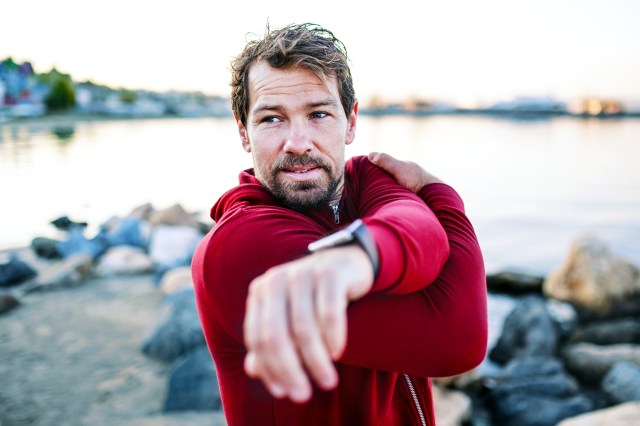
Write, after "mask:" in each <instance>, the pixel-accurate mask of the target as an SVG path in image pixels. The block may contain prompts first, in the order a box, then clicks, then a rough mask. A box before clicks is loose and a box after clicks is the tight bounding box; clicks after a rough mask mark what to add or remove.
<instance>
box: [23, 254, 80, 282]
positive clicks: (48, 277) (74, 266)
mask: <svg viewBox="0 0 640 426" xmlns="http://www.w3.org/2000/svg"><path fill="white" fill-rule="evenodd" d="M92 269H93V257H92V256H91V255H90V254H88V253H77V254H74V255H71V256H70V257H68V258H66V259H64V260H61V261H59V262H56V263H55V264H52V265H51V266H49V267H47V268H45V269H44V270H42V271H41V273H40V275H38V277H37V278H36V279H35V280H34V281H32V282H30V283H29V286H30V287H29V288H28V289H26V290H25V291H34V290H56V289H59V288H65V287H73V286H77V285H80V284H82V283H83V282H84V281H85V280H86V279H87V278H88V276H89V275H90V273H91V270H92Z"/></svg>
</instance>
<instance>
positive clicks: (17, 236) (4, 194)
mask: <svg viewBox="0 0 640 426" xmlns="http://www.w3.org/2000/svg"><path fill="white" fill-rule="evenodd" d="M373 150H375V151H386V152H389V153H391V154H393V155H396V156H397V157H400V158H403V159H412V160H414V161H416V162H418V163H420V164H422V165H423V166H425V167H426V168H427V169H429V170H430V171H432V172H433V173H434V174H436V175H438V176H439V177H441V178H442V179H444V180H445V181H447V182H448V183H450V184H451V185H452V186H454V187H455V188H456V189H457V190H458V192H459V193H460V194H461V195H462V197H463V199H464V200H465V202H466V207H467V213H468V215H469V216H470V218H471V219H472V221H473V223H474V225H475V227H476V231H477V233H478V237H479V239H480V243H481V245H482V247H483V251H484V254H485V260H486V264H487V269H488V271H497V270H501V269H505V268H518V269H522V270H525V271H529V272H534V273H546V272H548V271H550V270H551V269H553V268H555V267H556V266H557V265H558V264H559V263H560V262H562V260H563V259H564V256H565V255H566V253H567V250H568V248H569V244H570V243H571V241H572V240H573V239H574V238H576V237H579V236H581V235H584V234H587V233H591V234H594V235H596V236H598V237H600V238H602V239H603V240H605V241H606V242H607V243H609V245H610V247H611V249H612V250H613V251H614V252H616V253H618V254H619V255H622V256H624V257H626V258H627V259H629V260H631V261H633V262H635V263H636V264H640V120H637V119H635V120H634V119H621V120H582V119H573V118H555V119H552V120H540V121H513V120H504V119H498V118H487V117H474V116H434V117H425V118H412V117H401V116H393V117H382V118H374V117H367V116H363V117H361V118H360V121H359V123H358V132H357V137H356V141H355V143H354V144H353V145H351V146H349V147H348V148H347V155H349V156H350V155H359V154H366V153H368V152H369V151H373ZM250 165H251V158H250V156H249V154H246V153H245V152H244V151H243V150H242V148H241V146H240V142H239V140H238V137H237V132H236V129H235V125H234V123H233V120H232V119H228V118H222V119H212V118H206V119H161V120H123V121H104V122H91V123H90V122H78V123H76V124H75V125H74V126H73V127H72V128H70V129H69V128H64V129H60V128H58V129H55V128H54V127H53V126H52V125H51V124H35V123H32V124H11V125H10V124H4V125H0V183H1V187H2V191H1V198H0V199H1V200H2V201H1V203H2V210H1V211H0V219H1V220H0V247H11V246H15V245H25V244H28V243H29V242H30V241H31V239H32V238H33V237H36V236H54V237H55V236H56V235H55V230H54V229H52V227H51V226H50V225H49V224H48V222H49V221H50V220H52V219H54V218H56V217H58V216H60V215H68V216H70V217H71V218H72V219H75V220H84V221H88V222H89V223H90V225H92V226H94V227H95V226H98V225H99V224H101V223H103V222H104V221H106V220H107V219H108V218H109V217H111V216H113V215H118V216H121V215H125V214H127V213H128V212H129V211H130V210H131V209H132V208H134V207H136V206H138V205H140V204H143V203H146V202H151V203H152V204H153V205H154V206H155V207H156V208H164V207H169V206H171V205H173V204H175V203H180V204H182V205H183V206H184V207H185V208H187V209H188V210H190V211H198V212H202V213H203V215H206V213H207V211H208V209H209V208H210V206H211V205H212V204H213V202H214V201H215V200H216V199H217V198H218V197H219V196H220V195H221V194H222V193H223V192H224V191H225V190H226V189H228V188H229V187H231V186H232V185H234V184H235V183H236V176H237V174H238V172H239V171H240V170H241V169H243V168H247V167H250Z"/></svg>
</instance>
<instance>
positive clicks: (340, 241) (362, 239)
mask: <svg viewBox="0 0 640 426" xmlns="http://www.w3.org/2000/svg"><path fill="white" fill-rule="evenodd" d="M350 244H356V245H358V246H360V248H361V249H362V250H363V252H364V253H365V254H366V255H367V257H368V258H369V261H370V263H371V266H372V268H373V279H374V280H375V278H376V277H377V276H378V271H379V269H380V260H379V256H378V247H377V245H376V242H375V240H374V239H373V235H371V233H370V232H369V230H368V229H367V226H366V225H365V224H364V222H362V220H361V219H357V220H355V221H354V222H353V223H351V225H349V226H348V227H346V228H344V229H341V230H340V231H338V232H335V233H333V234H331V235H328V236H326V237H324V238H321V239H319V240H318V241H315V242H313V243H311V244H309V247H308V250H309V252H310V253H314V252H317V251H320V250H324V249H327V248H332V247H340V246H344V245H350Z"/></svg>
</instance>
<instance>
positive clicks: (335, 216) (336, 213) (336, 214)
mask: <svg viewBox="0 0 640 426" xmlns="http://www.w3.org/2000/svg"><path fill="white" fill-rule="evenodd" d="M329 206H331V208H332V209H333V219H334V220H335V221H336V225H337V224H339V223H340V210H339V209H340V203H337V204H334V205H331V204H329Z"/></svg>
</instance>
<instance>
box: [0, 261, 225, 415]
mask: <svg viewBox="0 0 640 426" xmlns="http://www.w3.org/2000/svg"><path fill="white" fill-rule="evenodd" d="M20 255H21V257H23V258H25V259H27V258H29V256H30V253H29V251H27V250H22V251H20ZM30 262H34V263H33V264H38V265H39V268H44V267H46V265H45V264H44V263H43V262H42V261H37V260H36V259H30ZM164 299H165V295H164V294H163V293H162V292H161V291H160V290H159V289H158V288H157V287H155V286H154V285H153V282H152V277H151V275H136V276H125V277H113V278H97V277H93V276H92V277H89V278H88V279H87V280H85V281H83V282H82V283H81V284H79V285H77V286H73V287H65V288H59V289H55V290H48V291H36V292H30V293H28V294H26V295H25V296H23V297H21V298H20V302H21V304H20V306H18V307H17V308H14V309H13V310H11V311H10V312H7V313H5V314H4V315H2V316H0V347H2V350H1V351H0V377H1V381H2V386H1V387H0V425H2V426H17V425H25V424H29V425H34V426H37V425H42V426H45V425H69V426H74V425H78V426H80V425H92V426H94V425H116V424H117V425H135V426H144V425H149V426H151V425H153V426H173V425H175V426H178V425H180V426H183V425H184V426H199V425H224V424H226V423H225V421H224V417H223V415H222V414H221V412H219V411H205V412H181V413H175V414H167V413H163V412H162V406H163V403H164V399H165V395H166V390H167V382H168V377H169V370H170V365H169V364H167V363H164V362H161V361H158V360H155V359H153V358H150V357H148V356H146V355H144V354H143V353H142V350H141V346H142V342H143V340H144V338H145V336H146V335H148V334H149V332H150V331H151V330H152V328H153V327H154V326H155V325H156V324H157V323H158V322H159V321H160V319H161V318H162V317H163V315H164V313H165V311H166V308H167V307H166V303H165V301H164Z"/></svg>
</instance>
